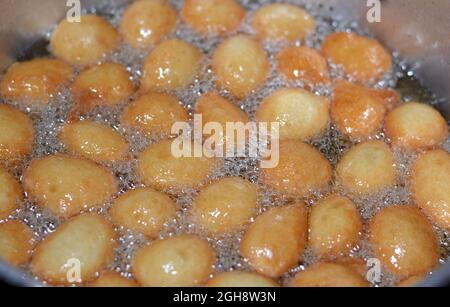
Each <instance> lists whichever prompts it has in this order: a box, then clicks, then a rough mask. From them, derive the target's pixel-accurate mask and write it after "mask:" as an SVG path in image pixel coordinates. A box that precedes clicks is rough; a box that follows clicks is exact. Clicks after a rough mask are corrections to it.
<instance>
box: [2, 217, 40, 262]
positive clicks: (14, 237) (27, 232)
mask: <svg viewBox="0 0 450 307" xmlns="http://www.w3.org/2000/svg"><path fill="white" fill-rule="evenodd" d="M33 236H34V233H33V231H32V230H31V229H30V228H29V227H28V226H27V225H25V224H24V223H22V222H19V221H15V220H13V221H9V222H6V223H3V224H0V260H3V261H5V262H6V263H8V264H10V265H13V266H22V265H25V264H27V263H28V262H29V260H30V257H31V254H32V250H33V245H34V241H33Z"/></svg>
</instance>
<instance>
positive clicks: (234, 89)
mask: <svg viewBox="0 0 450 307" xmlns="http://www.w3.org/2000/svg"><path fill="white" fill-rule="evenodd" d="M243 55H245V56H243ZM269 69H270V63H269V59H268V57H267V54H266V52H265V51H264V49H263V48H262V46H261V45H260V44H259V43H258V42H257V41H256V40H254V39H252V38H250V37H249V36H246V35H236V36H233V37H230V38H227V39H225V40H224V41H223V42H222V43H221V44H220V45H219V46H218V47H217V49H216V50H215V51H214V54H213V60H212V70H213V72H214V75H215V76H216V83H217V85H218V86H219V87H221V88H224V89H226V90H228V91H229V92H230V93H231V94H232V95H234V96H235V97H236V98H244V97H246V96H247V95H248V94H250V93H251V92H252V91H254V90H256V89H257V88H259V87H260V86H262V85H263V84H264V82H265V81H266V79H267V77H268V74H269Z"/></svg>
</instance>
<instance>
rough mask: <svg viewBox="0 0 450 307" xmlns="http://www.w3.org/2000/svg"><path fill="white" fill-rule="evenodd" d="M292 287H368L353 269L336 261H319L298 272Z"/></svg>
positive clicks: (291, 284)
mask: <svg viewBox="0 0 450 307" xmlns="http://www.w3.org/2000/svg"><path fill="white" fill-rule="evenodd" d="M289 285H290V286H291V287H368V286H369V284H368V283H367V282H366V281H365V280H364V279H363V278H362V277H361V276H360V275H359V274H358V272H356V271H354V270H353V269H351V268H349V267H347V266H345V265H341V264H336V263H327V262H319V263H317V264H315V265H312V266H310V267H307V268H306V270H305V271H302V272H299V273H297V275H295V277H294V279H293V280H292V281H291V282H290V284H289Z"/></svg>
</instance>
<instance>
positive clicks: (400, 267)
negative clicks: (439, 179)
mask: <svg viewBox="0 0 450 307" xmlns="http://www.w3.org/2000/svg"><path fill="white" fill-rule="evenodd" d="M369 232H370V241H371V244H372V246H373V249H374V253H375V255H376V257H377V258H378V259H380V261H381V262H382V263H383V264H384V265H385V266H386V267H387V268H388V269H389V271H391V272H392V273H393V274H395V275H396V276H398V277H401V278H407V277H409V276H414V275H420V274H425V273H428V272H430V271H431V270H432V269H433V268H434V267H435V266H436V265H437V263H438V260H439V253H438V242H437V237H436V235H435V233H434V231H433V227H432V226H431V224H430V223H429V222H428V220H427V219H426V218H425V216H424V215H423V214H422V213H421V212H420V210H419V209H417V208H415V207H412V206H393V207H388V208H385V209H382V210H381V211H379V212H378V213H377V215H375V217H373V218H372V220H371V222H370V226H369Z"/></svg>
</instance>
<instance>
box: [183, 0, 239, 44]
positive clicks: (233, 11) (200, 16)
mask: <svg viewBox="0 0 450 307" xmlns="http://www.w3.org/2000/svg"><path fill="white" fill-rule="evenodd" d="M244 17H245V9H244V8H243V7H242V6H240V5H239V4H238V3H237V2H236V1H235V0H186V1H185V2H184V5H183V8H182V10H181V18H182V19H183V21H184V22H185V23H186V24H187V25H188V26H189V27H191V28H192V29H193V30H194V31H195V32H197V33H199V34H201V35H206V36H208V35H225V34H228V33H230V32H233V31H235V30H236V29H237V28H238V27H239V26H240V24H241V22H242V20H243V19H244Z"/></svg>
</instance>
